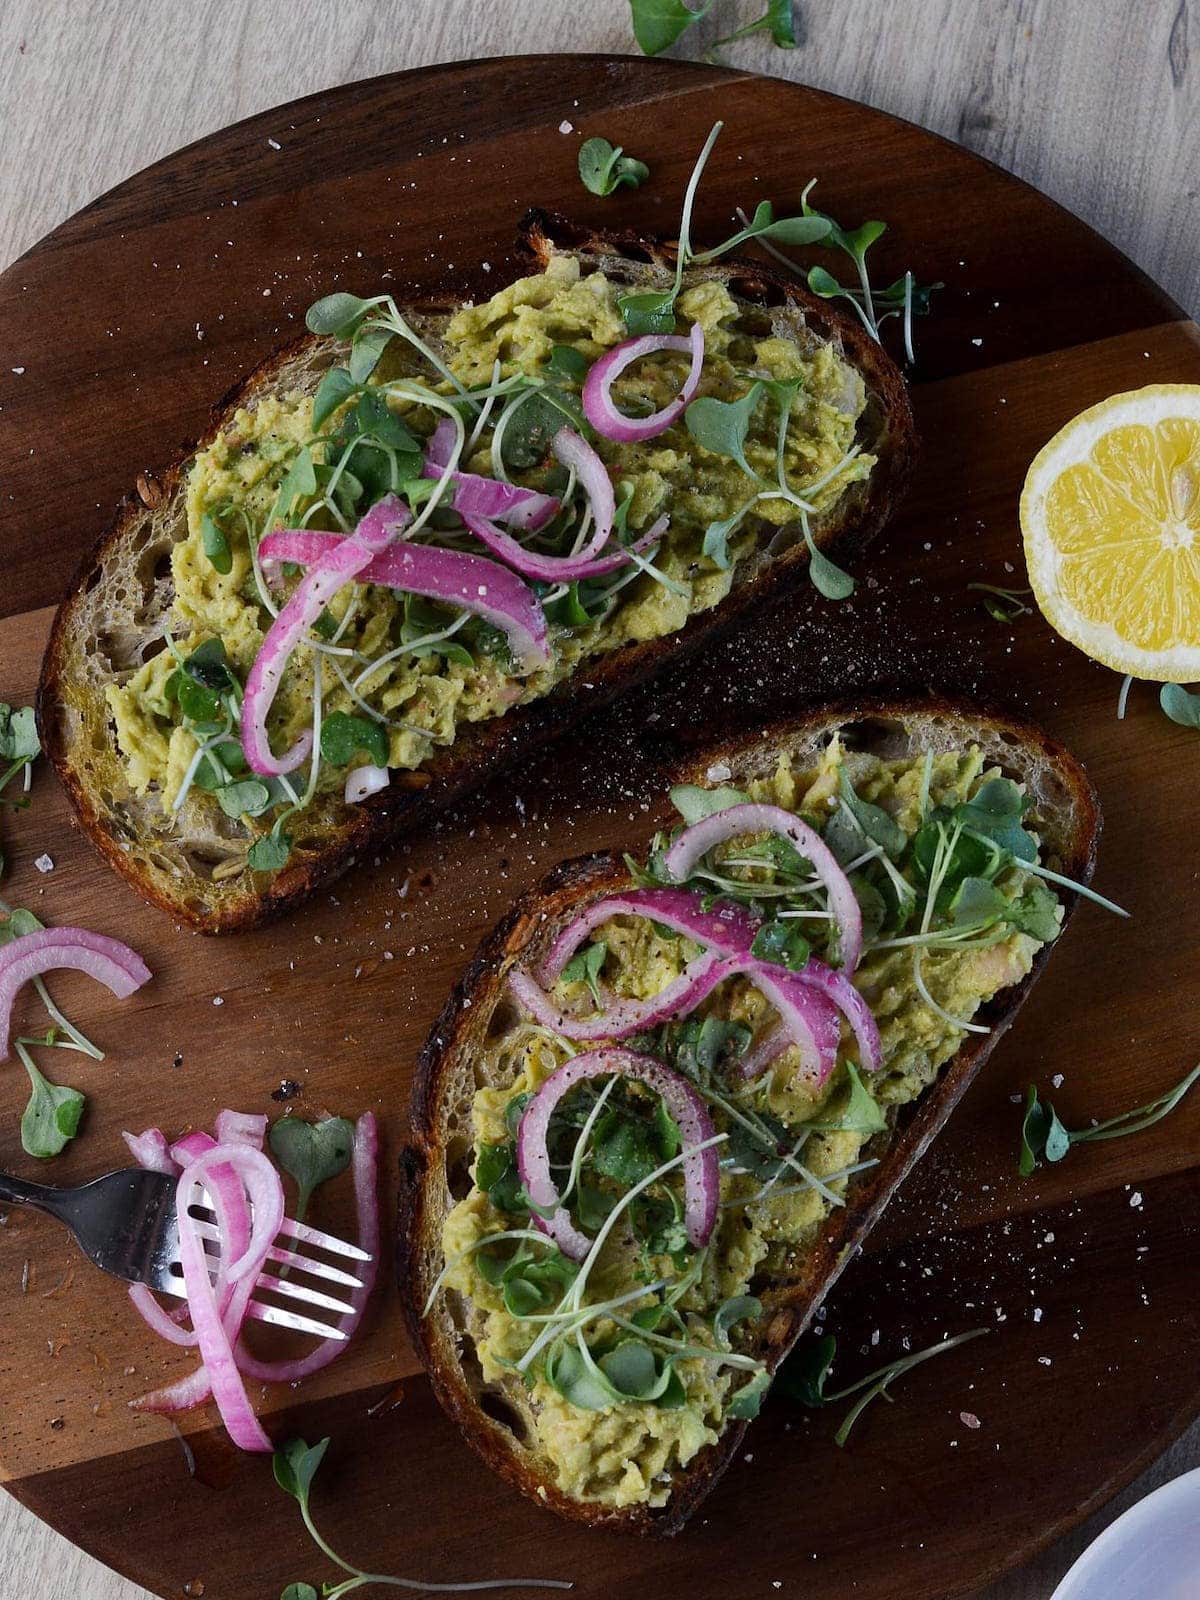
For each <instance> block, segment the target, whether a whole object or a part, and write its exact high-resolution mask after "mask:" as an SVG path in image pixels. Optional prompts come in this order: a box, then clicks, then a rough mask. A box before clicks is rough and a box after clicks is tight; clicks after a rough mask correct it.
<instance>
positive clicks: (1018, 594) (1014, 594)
mask: <svg viewBox="0 0 1200 1600" xmlns="http://www.w3.org/2000/svg"><path fill="white" fill-rule="evenodd" d="M967 588H968V590H971V591H974V592H975V593H977V594H981V595H982V596H983V600H982V601H981V602H980V603H981V604H982V606H983V609H984V610H985V611H986V612H987V614H988V616H989V617H991V618H993V620H994V621H996V622H1015V621H1016V620H1017V618H1018V617H1031V616H1032V615H1033V607H1032V606H1031V605H1027V604H1026V603H1025V599H1024V596H1025V595H1027V594H1032V593H1033V590H1032V589H1002V588H1000V586H999V585H998V584H994V583H969V584H968V585H967Z"/></svg>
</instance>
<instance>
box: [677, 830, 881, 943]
mask: <svg viewBox="0 0 1200 1600" xmlns="http://www.w3.org/2000/svg"><path fill="white" fill-rule="evenodd" d="M747 833H773V834H777V835H779V836H780V837H782V838H784V839H790V840H791V842H792V843H793V844H794V845H795V846H796V849H797V850H799V852H800V854H801V855H802V856H804V857H805V859H806V860H808V861H811V862H812V864H813V871H814V872H815V873H816V875H817V877H818V878H819V879H820V880H821V882H822V884H823V885H824V887H825V891H826V893H827V894H828V896H829V909H830V911H832V913H833V916H834V920H835V921H836V923H837V926H838V930H839V934H840V944H841V956H842V967H843V969H844V970H845V971H846V972H853V971H854V969H855V967H857V965H858V960H859V957H860V956H861V954H862V911H861V909H860V908H859V904H858V898H857V896H856V895H855V893H854V889H853V887H852V886H851V883H850V879H849V878H848V877H847V876H846V874H845V873H844V872H843V871H842V869H841V866H840V865H839V863H838V860H837V858H836V856H835V855H834V854H833V851H832V850H831V849H830V848H829V846H828V845H827V844H826V843H825V841H824V839H822V838H821V836H820V834H819V833H817V832H816V831H815V829H813V828H810V827H809V825H808V823H807V822H802V821H801V819H800V818H799V817H797V816H794V815H793V814H792V812H790V811H785V810H784V809H783V807H782V806H771V805H755V804H747V805H737V806H729V807H728V808H727V809H726V810H724V811H714V812H713V814H712V815H711V816H709V817H704V818H702V820H701V821H699V822H696V823H693V824H692V826H691V827H690V828H685V829H684V830H683V832H682V833H681V834H680V835H679V837H678V839H676V840H675V843H674V844H673V845H672V846H671V848H670V849H669V850H668V851H667V853H666V856H665V857H664V864H665V866H666V869H667V871H668V872H669V873H670V874H671V876H672V877H673V878H677V879H679V881H680V882H681V883H682V882H683V881H685V880H686V879H687V878H689V877H690V876H691V873H692V869H693V867H695V865H696V863H697V862H698V861H699V860H700V859H701V857H702V856H705V855H707V854H708V852H709V851H710V850H711V849H712V848H713V847H714V845H718V844H724V843H725V841H726V840H727V839H733V838H736V837H738V835H740V834H747Z"/></svg>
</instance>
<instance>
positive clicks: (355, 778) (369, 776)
mask: <svg viewBox="0 0 1200 1600" xmlns="http://www.w3.org/2000/svg"><path fill="white" fill-rule="evenodd" d="M391 781H392V780H391V775H390V773H389V772H388V769H387V768H386V767H375V766H366V767H355V769H354V771H353V772H351V773H350V774H348V776H347V778H346V787H345V789H344V790H343V791H342V795H343V798H344V799H345V802H346V804H347V805H348V806H357V805H361V804H362V802H363V801H364V800H367V799H369V798H370V797H371V795H373V794H378V793H379V792H380V790H381V789H386V788H387V786H388V784H389V783H390V782H391Z"/></svg>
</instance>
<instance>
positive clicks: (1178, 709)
mask: <svg viewBox="0 0 1200 1600" xmlns="http://www.w3.org/2000/svg"><path fill="white" fill-rule="evenodd" d="M1158 703H1159V705H1160V706H1162V708H1163V710H1164V711H1165V712H1166V714H1167V716H1168V717H1170V719H1171V721H1172V722H1177V723H1178V724H1179V725H1180V727H1181V728H1200V693H1190V692H1189V691H1188V690H1187V689H1185V688H1184V687H1183V685H1182V684H1181V683H1164V684H1163V686H1162V688H1161V689H1160V690H1159V691H1158Z"/></svg>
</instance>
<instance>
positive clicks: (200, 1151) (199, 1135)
mask: <svg viewBox="0 0 1200 1600" xmlns="http://www.w3.org/2000/svg"><path fill="white" fill-rule="evenodd" d="M216 1142H217V1141H216V1140H215V1139H214V1138H213V1136H212V1134H211V1133H204V1132H203V1131H202V1130H201V1129H200V1128H193V1129H192V1131H191V1133H185V1134H184V1135H183V1136H182V1138H179V1139H176V1141H175V1143H174V1144H173V1145H172V1146H171V1159H172V1160H173V1161H174V1162H175V1163H176V1165H177V1166H180V1167H189V1166H191V1164H192V1162H193V1161H198V1160H199V1159H200V1157H201V1156H202V1155H204V1154H205V1152H206V1151H208V1150H211V1149H212V1148H213V1146H214V1145H215V1144H216Z"/></svg>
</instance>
